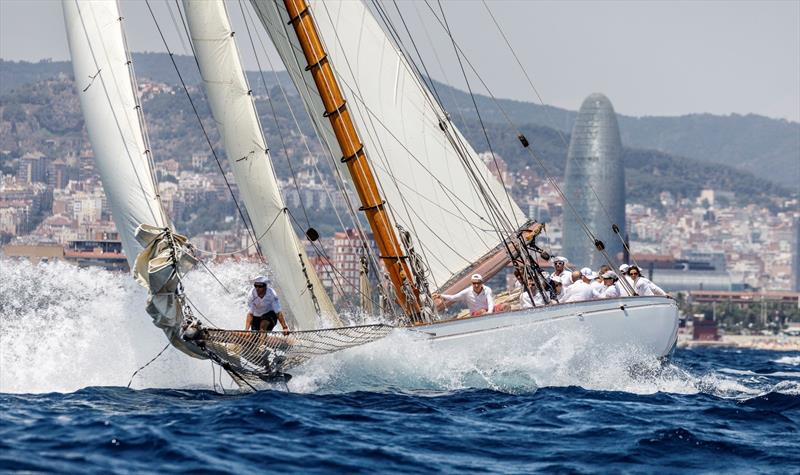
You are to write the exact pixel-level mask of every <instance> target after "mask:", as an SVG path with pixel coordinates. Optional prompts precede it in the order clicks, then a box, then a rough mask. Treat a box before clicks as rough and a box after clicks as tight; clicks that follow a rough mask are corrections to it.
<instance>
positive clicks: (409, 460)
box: [0, 262, 800, 474]
mask: <svg viewBox="0 0 800 475" xmlns="http://www.w3.org/2000/svg"><path fill="white" fill-rule="evenodd" d="M250 271H252V269H249V268H247V267H242V266H241V265H238V266H233V267H230V266H229V267H225V266H222V267H220V268H217V269H215V272H216V273H218V274H219V275H222V276H223V277H224V278H225V279H227V281H228V282H227V283H229V284H231V285H232V286H233V285H235V284H236V282H238V280H237V279H240V278H241V275H242V274H246V273H247V272H250ZM36 276H39V277H41V276H44V277H53V278H52V279H49V278H45V279H39V280H38V283H39V285H36V286H34V285H31V282H32V281H33V280H35V279H36ZM56 276H60V278H58V279H56V278H55V277H56ZM0 277H2V279H3V282H4V285H3V287H2V289H0V318H2V320H0V323H2V326H0V471H4V472H5V471H9V472H13V471H19V472H49V473H52V472H59V473H93V472H99V473H170V472H203V473H217V472H219V473H229V472H236V473H243V472H250V471H265V472H270V473H273V472H274V473H277V472H282V473H458V474H462V473H532V472H546V473H597V472H605V473H620V472H622V473H654V472H657V473H677V472H680V473H720V472H724V473H780V474H788V473H800V353H796V352H795V353H788V352H771V351H756V350H736V349H722V348H713V349H711V348H706V349H693V350H688V349H678V350H677V352H676V353H675V355H674V357H673V359H672V361H671V362H670V363H669V364H668V365H666V366H664V367H660V366H658V365H657V364H656V363H654V362H648V361H640V362H639V363H640V364H639V365H638V366H639V370H636V371H633V370H631V366H630V365H629V364H625V363H623V362H624V361H628V360H626V359H624V358H622V359H619V358H617V357H615V356H614V355H609V357H608V358H607V359H604V360H603V361H576V360H574V359H573V358H572V357H571V355H572V354H573V353H574V349H575V348H576V346H579V345H581V344H582V341H581V340H580V338H579V337H578V336H573V337H569V336H568V337H565V338H563V339H560V340H558V341H555V342H553V343H552V345H546V346H545V347H544V348H538V349H536V351H532V352H527V353H526V352H522V353H520V352H516V351H513V352H509V351H508V349H506V348H502V347H498V348H497V352H496V353H494V354H480V355H470V354H469V352H466V353H464V354H461V355H437V354H434V353H426V354H418V353H414V354H411V353H408V352H405V351H403V350H402V347H403V345H402V341H397V340H392V339H389V340H387V341H385V342H378V343H376V344H372V345H367V346H365V347H361V348H356V349H353V350H348V351H346V352H342V353H339V354H336V355H331V356H330V357H326V358H323V359H321V360H320V361H316V362H313V363H311V364H308V365H306V366H304V367H301V368H298V369H297V370H296V371H295V372H294V378H293V379H292V381H291V382H290V383H289V384H288V386H287V387H276V388H275V389H274V390H269V391H263V392H259V393H242V392H239V391H237V390H236V389H235V387H234V385H233V384H232V382H231V381H230V380H228V379H226V377H225V376H224V375H222V374H220V372H219V371H217V370H215V369H214V367H212V366H211V365H210V364H209V363H208V362H207V361H200V360H193V359H191V358H189V357H187V356H185V355H183V354H181V353H179V352H178V351H175V350H168V351H166V352H165V353H164V354H163V355H162V356H161V357H160V358H158V359H156V360H155V361H154V362H153V363H151V364H150V365H149V366H147V367H145V368H144V369H143V370H141V371H140V372H139V373H138V374H136V376H134V377H132V375H133V372H134V371H135V370H136V369H137V368H139V367H141V366H143V365H144V364H145V363H147V362H148V361H149V360H150V359H151V358H152V357H153V356H155V355H156V354H157V353H158V351H159V350H160V349H161V348H162V347H163V345H164V343H165V341H164V338H163V335H162V334H160V333H159V331H158V330H156V329H154V328H153V327H152V325H151V324H150V323H149V322H148V321H147V318H146V316H144V315H143V312H142V311H141V303H142V302H143V293H142V292H141V291H140V289H137V288H136V286H135V284H132V283H130V282H129V279H128V278H127V276H122V275H118V274H111V273H106V272H104V271H100V270H76V269H73V268H69V267H67V266H62V265H59V264H50V265H46V266H39V267H34V266H30V265H28V264H18V263H15V264H13V265H11V264H8V263H2V262H0ZM193 278H194V279H195V281H194V283H193V285H195V286H196V287H201V288H207V289H208V290H207V291H206V292H203V293H202V295H199V297H198V304H201V305H207V306H208V308H209V315H223V312H221V311H218V312H215V309H216V307H215V306H216V305H219V306H220V308H231V305H237V302H238V299H239V298H240V296H237V295H234V296H223V295H222V294H215V293H214V292H213V291H212V290H211V289H213V286H212V284H211V283H210V282H209V281H208V279H207V278H206V277H203V276H202V274H197V275H195V276H194V277H193ZM204 286H207V287H204ZM198 294H199V293H198ZM203 299H205V300H203ZM226 299H227V300H226ZM218 300H221V302H218ZM230 318H231V319H232V320H231V322H226V323H230V324H234V323H236V322H238V323H239V324H241V322H239V320H241V318H240V316H238V315H237V316H236V318H235V319H234V317H230ZM627 356H630V355H627ZM641 367H644V368H646V370H644V371H642V370H641ZM129 381H130V382H131V388H127V387H126V385H127V384H128V382H129Z"/></svg>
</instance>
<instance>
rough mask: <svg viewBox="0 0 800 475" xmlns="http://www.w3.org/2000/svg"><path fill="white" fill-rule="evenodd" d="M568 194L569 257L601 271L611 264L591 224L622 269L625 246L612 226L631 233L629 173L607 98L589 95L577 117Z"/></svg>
mask: <svg viewBox="0 0 800 475" xmlns="http://www.w3.org/2000/svg"><path fill="white" fill-rule="evenodd" d="M564 192H565V194H566V196H567V199H568V200H569V202H570V203H571V204H572V206H571V207H570V206H569V205H566V204H565V206H564V246H563V254H564V256H566V257H567V258H568V259H569V260H570V262H571V263H573V264H574V265H576V266H579V267H583V266H589V267H591V268H593V269H596V268H597V267H599V266H601V265H602V264H605V263H606V259H605V257H604V256H603V255H602V254H601V253H600V252H599V251H598V250H597V249H596V248H595V245H594V243H593V242H592V240H591V239H590V238H589V237H588V236H587V233H586V231H585V229H584V224H585V225H586V227H588V228H589V230H590V231H591V233H592V234H593V235H594V237H595V238H597V239H599V240H601V241H602V242H603V244H604V245H605V252H606V253H607V254H608V256H609V257H610V258H611V260H612V262H613V263H614V264H615V267H616V265H617V264H618V263H619V262H620V260H621V259H620V258H619V257H618V255H620V256H621V254H622V251H623V245H622V241H621V240H620V238H619V237H618V236H617V235H615V233H614V232H613V231H612V224H616V225H617V226H618V227H619V229H620V234H621V235H622V236H624V235H625V171H624V169H623V166H622V142H621V140H620V136H619V125H618V124H617V116H616V114H615V112H614V107H613V106H612V105H611V101H609V100H608V98H607V97H606V96H604V95H603V94H598V93H595V94H592V95H590V96H589V97H587V98H586V99H585V100H584V101H583V104H582V105H581V109H580V111H579V112H578V116H577V118H576V119H575V126H574V127H573V129H572V138H571V140H570V144H569V152H568V153H567V170H566V185H565V186H564ZM573 209H574V211H573ZM576 214H577V215H579V216H576Z"/></svg>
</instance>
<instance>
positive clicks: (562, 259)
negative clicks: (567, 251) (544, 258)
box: [553, 256, 568, 264]
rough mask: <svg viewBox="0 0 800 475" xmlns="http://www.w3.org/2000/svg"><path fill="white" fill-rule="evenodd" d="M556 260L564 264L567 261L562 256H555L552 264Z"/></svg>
mask: <svg viewBox="0 0 800 475" xmlns="http://www.w3.org/2000/svg"><path fill="white" fill-rule="evenodd" d="M556 262H563V263H564V264H566V263H567V262H568V259H567V258H566V257H564V256H556V257H554V258H553V264H555V263H556Z"/></svg>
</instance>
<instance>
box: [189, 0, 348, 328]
mask: <svg viewBox="0 0 800 475" xmlns="http://www.w3.org/2000/svg"><path fill="white" fill-rule="evenodd" d="M183 5H184V8H185V10H186V18H187V21H188V24H189V31H190V35H191V39H192V44H193V46H194V52H195V55H196V57H197V60H198V63H199V65H200V74H201V76H202V78H203V83H204V85H205V88H206V92H207V95H208V100H209V105H210V107H211V112H212V114H213V116H214V120H215V121H216V123H217V127H218V128H219V131H220V135H221V136H222V140H223V143H224V145H225V150H226V151H227V155H228V159H229V163H230V165H231V168H232V169H233V172H234V175H235V177H236V183H237V184H238V185H239V190H240V192H241V196H242V198H243V200H244V204H245V206H246V207H247V211H248V214H249V215H250V219H251V220H252V223H253V227H254V232H255V234H256V237H257V239H258V241H259V244H260V245H261V249H262V250H263V251H264V254H265V255H266V257H267V260H268V261H269V264H270V267H271V269H272V272H273V274H274V276H275V280H276V281H277V282H278V285H279V287H280V290H281V298H282V299H283V300H284V301H285V302H286V304H287V305H286V308H287V309H288V310H289V312H290V313H291V314H292V315H293V316H294V318H295V320H296V321H297V323H298V325H299V327H300V329H301V330H310V329H314V328H318V327H320V324H323V323H324V322H320V321H318V318H317V317H316V315H318V314H321V315H322V316H323V317H324V318H325V319H326V320H327V324H331V323H333V324H340V322H339V321H338V317H336V313H335V310H334V308H333V304H332V303H331V301H330V299H329V298H328V295H327V294H326V293H325V290H324V288H323V287H322V283H321V282H320V280H319V278H318V277H317V275H316V272H315V271H314V268H313V266H311V265H310V263H309V261H308V258H307V257H306V254H305V252H304V250H303V247H302V246H301V245H300V243H299V240H298V239H297V235H296V234H295V232H294V230H293V229H292V222H291V219H290V216H289V215H288V212H287V209H286V205H285V204H284V202H283V199H282V198H281V194H280V189H279V187H278V182H277V179H276V176H275V171H274V169H273V167H272V162H271V161H270V156H269V153H268V151H267V145H266V141H265V139H264V135H263V132H262V129H261V125H260V124H259V121H258V116H257V114H256V110H255V107H254V106H255V105H254V103H253V97H252V95H251V93H250V88H249V87H248V84H247V81H246V78H245V75H244V71H243V70H242V65H241V62H240V60H239V52H238V50H237V47H236V43H235V42H234V39H233V34H232V31H231V25H230V20H229V18H228V14H227V12H226V10H225V5H224V3H223V1H222V0H213V1H206V0H184V1H183ZM315 300H316V302H315Z"/></svg>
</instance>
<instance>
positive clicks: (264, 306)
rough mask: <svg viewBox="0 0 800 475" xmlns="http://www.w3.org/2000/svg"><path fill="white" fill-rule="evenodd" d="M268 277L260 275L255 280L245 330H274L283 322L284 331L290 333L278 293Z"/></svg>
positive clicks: (249, 300)
mask: <svg viewBox="0 0 800 475" xmlns="http://www.w3.org/2000/svg"><path fill="white" fill-rule="evenodd" d="M269 284H270V280H269V278H268V277H265V276H259V277H256V279H255V280H254V281H253V289H252V290H251V291H250V297H248V299H247V310H248V312H247V321H246V323H245V330H255V331H258V330H261V331H272V329H273V328H275V325H276V324H277V323H278V322H281V327H283V333H289V325H287V324H286V320H285V319H284V318H283V312H282V311H281V303H280V301H279V300H278V294H277V293H276V292H275V289H273V288H272V287H271V286H270V285H269Z"/></svg>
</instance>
